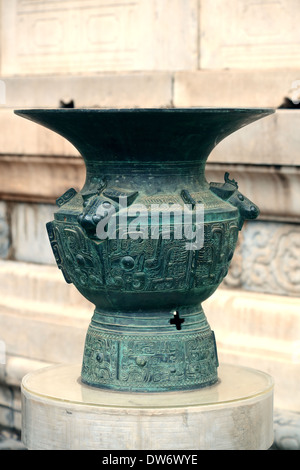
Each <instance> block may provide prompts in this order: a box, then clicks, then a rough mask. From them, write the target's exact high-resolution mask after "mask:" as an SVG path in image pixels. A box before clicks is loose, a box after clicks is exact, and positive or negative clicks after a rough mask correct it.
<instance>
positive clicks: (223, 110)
mask: <svg viewBox="0 0 300 470" xmlns="http://www.w3.org/2000/svg"><path fill="white" fill-rule="evenodd" d="M251 111H253V112H255V113H257V112H258V113H264V114H265V113H266V114H272V113H274V112H275V108H257V107H245V108H244V107H215V106H211V107H183V108H85V107H82V108H24V109H16V110H15V111H14V113H15V114H17V115H22V114H30V113H32V112H34V113H38V112H42V113H44V112H46V113H48V112H50V113H53V112H56V113H57V112H58V113H137V114H139V113H142V114H143V113H148V114H151V113H172V114H173V113H175V114H177V113H228V112H230V113H231V112H237V113H243V112H246V113H249V112H251Z"/></svg>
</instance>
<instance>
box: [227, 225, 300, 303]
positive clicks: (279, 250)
mask: <svg viewBox="0 0 300 470" xmlns="http://www.w3.org/2000/svg"><path fill="white" fill-rule="evenodd" d="M224 285H227V286H230V287H241V288H244V289H247V290H251V291H257V292H264V293H270V294H282V295H290V296H298V297H299V296H300V226H299V225H298V224H284V223H275V222H263V221H255V222H251V223H249V222H248V223H247V224H246V225H245V228H244V231H243V239H241V240H239V244H238V248H237V256H235V257H234V259H233V262H232V265H231V267H230V270H229V275H228V277H227V278H226V279H225V281H224Z"/></svg>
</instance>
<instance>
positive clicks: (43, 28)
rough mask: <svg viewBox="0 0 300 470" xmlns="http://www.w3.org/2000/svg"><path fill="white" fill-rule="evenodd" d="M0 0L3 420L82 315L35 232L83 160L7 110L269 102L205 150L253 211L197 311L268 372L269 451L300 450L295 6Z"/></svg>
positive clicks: (211, 171) (215, 176) (13, 425)
mask: <svg viewBox="0 0 300 470" xmlns="http://www.w3.org/2000/svg"><path fill="white" fill-rule="evenodd" d="M0 5H1V10H0V31H1V32H0V34H1V36H0V37H1V40H0V80H1V81H0V258H1V259H0V427H2V428H3V429H5V432H6V434H7V435H8V436H12V435H13V436H14V435H16V434H18V433H19V431H20V427H21V402H20V382H21V379H22V377H23V376H24V374H26V373H27V372H30V371H32V370H34V369H36V368H39V367H42V366H45V365H48V364H53V363H69V362H71V363H74V362H81V358H82V351H83V344H84V339H85V334H86V330H87V326H88V323H89V321H90V318H91V314H92V311H93V306H92V305H91V304H89V303H88V302H87V301H86V300H85V299H84V298H83V297H82V296H81V295H80V294H79V293H77V291H76V290H75V288H74V286H72V285H67V284H66V283H65V281H64V279H63V277H62V274H61V272H60V271H59V270H58V269H57V268H56V265H55V261H54V257H53V255H52V252H51V249H50V245H49V242H48V239H47V235H46V229H45V223H46V222H48V221H49V220H52V218H53V212H54V211H55V200H56V199H57V198H58V196H60V195H61V194H63V193H64V192H65V191H66V190H67V189H69V188H70V187H74V188H75V189H78V190H79V189H80V188H81V186H82V184H83V181H84V178H85V170H84V165H83V161H82V160H81V157H80V156H79V155H78V152H77V151H76V150H75V149H74V147H72V146H71V144H69V143H68V142H66V141H65V140H64V139H63V138H61V137H60V136H58V135H56V134H54V133H53V132H51V131H48V130H47V129H44V128H42V127H40V126H38V125H36V124H33V123H30V122H29V121H26V120H23V119H21V118H19V117H17V116H15V115H14V114H13V109H17V108H27V107H43V108H44V107H54V108H56V107H61V106H67V105H70V103H71V104H73V105H74V106H75V107H117V108H122V107H190V106H221V107H275V108H279V109H278V110H277V112H276V114H275V115H272V116H269V117H267V118H265V119H263V120H262V121H258V122H257V123H254V124H252V125H250V126H249V127H246V128H245V129H241V130H239V131H238V132H236V133H235V134H234V135H232V136H230V137H228V138H227V139H226V140H224V141H223V142H222V143H221V144H219V145H218V146H217V147H216V149H215V150H214V151H213V152H212V153H211V155H210V157H209V160H208V164H207V179H208V181H223V175H224V172H225V171H229V172H230V177H231V178H234V179H235V180H236V181H238V183H239V189H240V191H241V192H242V193H244V194H245V195H246V196H247V197H249V198H250V199H251V200H253V201H254V202H255V203H256V204H257V205H258V206H259V207H260V209H261V215H260V217H259V219H257V220H256V221H254V222H248V223H247V224H245V226H244V229H243V231H242V233H241V236H240V242H239V246H238V249H237V251H236V253H235V255H234V258H233V261H232V266H231V269H230V272H229V274H228V276H227V278H226V280H225V281H224V282H223V285H222V286H221V288H219V289H218V290H217V292H216V293H215V294H214V295H213V296H212V297H211V298H210V299H209V300H207V301H206V302H205V304H204V308H205V312H206V315H207V318H208V321H209V323H210V325H211V327H212V329H213V330H214V331H215V334H216V338H217V344H218V353H219V360H220V362H231V363H234V364H240V365H243V366H249V367H253V368H257V369H260V370H263V371H264V372H267V373H269V374H271V375H272V376H273V378H274V380H275V400H274V407H275V416H274V430H275V447H276V448H280V449H300V414H299V413H300V217H299V216H300V110H299V101H300V28H299V24H300V8H299V0H213V1H211V0H0ZM72 102H73V103H72ZM154 138H155V136H154ZM10 433H11V434H10ZM0 441H1V439H0ZM0 447H1V446H0Z"/></svg>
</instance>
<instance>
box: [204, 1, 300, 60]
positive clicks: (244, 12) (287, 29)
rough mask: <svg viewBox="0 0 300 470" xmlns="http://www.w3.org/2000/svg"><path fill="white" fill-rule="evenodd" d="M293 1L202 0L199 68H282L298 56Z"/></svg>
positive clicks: (299, 41) (298, 15) (297, 17)
mask: <svg viewBox="0 0 300 470" xmlns="http://www.w3.org/2000/svg"><path fill="white" fill-rule="evenodd" d="M299 20H300V11H299V5H298V1H297V0H276V1H270V0H258V1H253V0H244V1H239V2H237V1H236V0H227V1H225V0H214V1H213V2H212V1H209V0H202V1H201V8H200V26H199V37H200V39H199V42H200V67H201V68H204V69H207V68H209V69H223V68H247V69H255V68H264V69H269V68H273V67H276V68H286V67H293V66H294V64H297V63H299V59H300V36H299V27H298V25H299Z"/></svg>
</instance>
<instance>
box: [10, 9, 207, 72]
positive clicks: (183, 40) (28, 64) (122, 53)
mask: <svg viewBox="0 0 300 470" xmlns="http://www.w3.org/2000/svg"><path fill="white" fill-rule="evenodd" d="M197 6H198V2H197V1H196V0H164V1H163V2H161V1H160V0H153V1H151V2H149V1H148V0H131V1H129V0H118V1H116V0H112V1H108V0H107V1H102V2H100V3H99V1H98V0H64V1H58V0H54V1H53V0H44V1H43V2H32V1H30V0H3V1H2V25H1V29H2V40H1V44H2V74H3V75H6V76H7V75H15V74H18V75H20V74H21V75H24V74H45V73H46V74H47V73H51V74H52V73H58V74H60V73H87V72H102V71H121V70H125V71H127V70H172V69H174V70H180V69H192V68H196V67H197V37H198V11H197Z"/></svg>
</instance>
